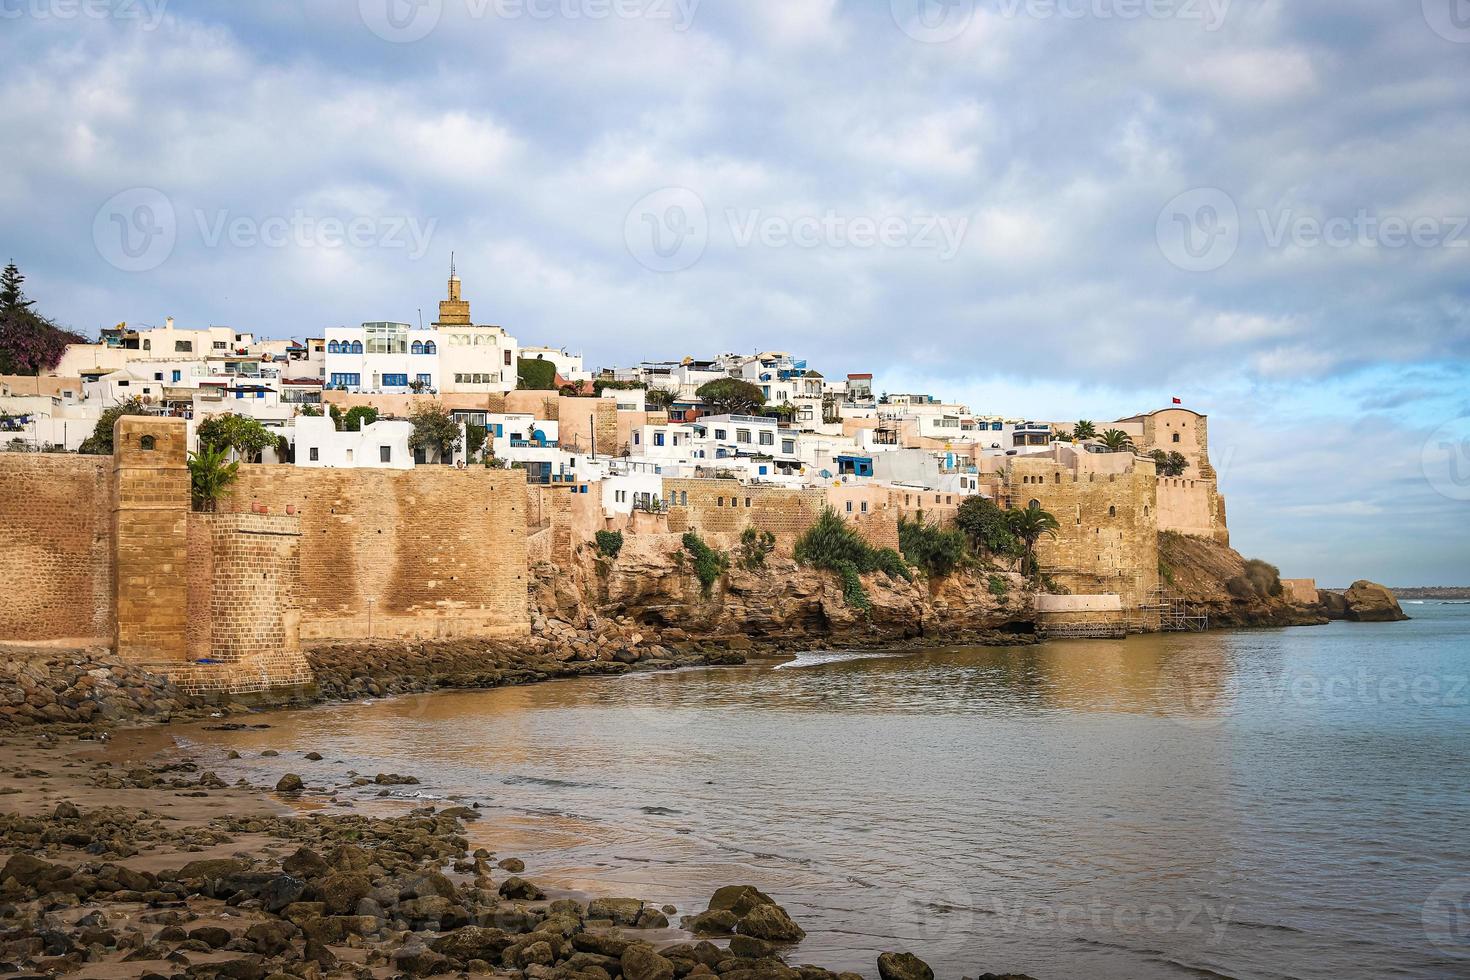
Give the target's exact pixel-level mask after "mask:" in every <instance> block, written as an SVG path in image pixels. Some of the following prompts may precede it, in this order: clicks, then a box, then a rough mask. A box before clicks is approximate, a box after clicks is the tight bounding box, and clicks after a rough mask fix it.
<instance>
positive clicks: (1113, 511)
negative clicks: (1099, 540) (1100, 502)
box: [1108, 507, 1118, 517]
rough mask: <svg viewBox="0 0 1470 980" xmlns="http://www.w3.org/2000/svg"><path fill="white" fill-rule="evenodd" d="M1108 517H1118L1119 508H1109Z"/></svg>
mask: <svg viewBox="0 0 1470 980" xmlns="http://www.w3.org/2000/svg"><path fill="white" fill-rule="evenodd" d="M1108 516H1109V517H1117V516H1118V508H1116V507H1109V508H1108Z"/></svg>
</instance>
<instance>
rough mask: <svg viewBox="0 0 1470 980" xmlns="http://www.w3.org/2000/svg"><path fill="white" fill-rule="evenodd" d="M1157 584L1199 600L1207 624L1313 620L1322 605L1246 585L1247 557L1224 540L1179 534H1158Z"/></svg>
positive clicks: (1303, 622)
mask: <svg viewBox="0 0 1470 980" xmlns="http://www.w3.org/2000/svg"><path fill="white" fill-rule="evenodd" d="M1159 572H1160V584H1161V585H1162V586H1163V587H1164V588H1165V589H1167V590H1168V591H1170V592H1173V593H1174V594H1176V595H1179V596H1182V597H1183V598H1184V599H1185V600H1186V601H1188V602H1189V603H1190V604H1191V605H1195V606H1199V607H1200V608H1201V609H1202V610H1203V611H1204V612H1206V613H1207V614H1208V615H1209V617H1210V626H1211V627H1241V626H1316V625H1321V624H1323V623H1326V622H1327V617H1326V616H1325V615H1324V614H1323V612H1322V610H1320V609H1318V608H1316V607H1308V606H1299V605H1295V604H1293V603H1292V602H1291V601H1290V599H1288V598H1287V597H1285V596H1273V595H1270V594H1262V593H1261V591H1260V590H1258V589H1247V588H1246V587H1244V584H1243V583H1250V581H1251V577H1250V575H1249V574H1248V572H1249V570H1248V568H1247V563H1246V559H1245V558H1244V557H1242V556H1241V554H1240V553H1239V552H1238V551H1236V550H1235V549H1233V548H1231V547H1229V546H1228V545H1224V544H1221V543H1219V542H1216V541H1211V540H1208V539H1206V538H1197V537H1190V536H1187V535H1183V534H1172V533H1167V532H1166V533H1164V534H1160V535H1159Z"/></svg>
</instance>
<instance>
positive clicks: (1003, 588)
mask: <svg viewBox="0 0 1470 980" xmlns="http://www.w3.org/2000/svg"><path fill="white" fill-rule="evenodd" d="M986 585H987V587H988V588H989V589H990V594H991V595H993V596H995V597H996V598H997V599H1003V598H1005V596H1006V593H1008V592H1010V591H1011V583H1010V582H1008V581H1006V578H1005V576H1004V575H992V576H990V577H989V579H987V580H986Z"/></svg>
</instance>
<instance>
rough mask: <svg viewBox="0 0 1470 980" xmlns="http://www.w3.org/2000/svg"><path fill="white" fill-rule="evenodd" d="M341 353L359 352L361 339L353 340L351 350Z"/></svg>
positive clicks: (360, 351)
mask: <svg viewBox="0 0 1470 980" xmlns="http://www.w3.org/2000/svg"><path fill="white" fill-rule="evenodd" d="M343 353H344V354H361V353H362V341H360V340H354V341H353V342H352V349H351V350H348V351H343Z"/></svg>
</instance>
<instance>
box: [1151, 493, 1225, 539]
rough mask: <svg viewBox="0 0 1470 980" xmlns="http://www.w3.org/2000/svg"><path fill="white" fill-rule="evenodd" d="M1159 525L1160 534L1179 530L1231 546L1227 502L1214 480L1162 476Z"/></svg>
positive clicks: (1182, 532)
mask: <svg viewBox="0 0 1470 980" xmlns="http://www.w3.org/2000/svg"><path fill="white" fill-rule="evenodd" d="M1158 523H1159V530H1160V531H1177V532H1179V533H1180V534H1192V535H1194V536H1195V537H1200V538H1210V539H1212V540H1216V541H1219V542H1220V543H1221V544H1229V543H1230V532H1229V531H1228V530H1227V529H1226V527H1225V506H1224V501H1223V500H1221V499H1220V495H1219V493H1218V491H1217V490H1216V488H1215V481H1214V480H1196V479H1191V478H1190V477H1174V476H1161V477H1159V489H1158Z"/></svg>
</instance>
